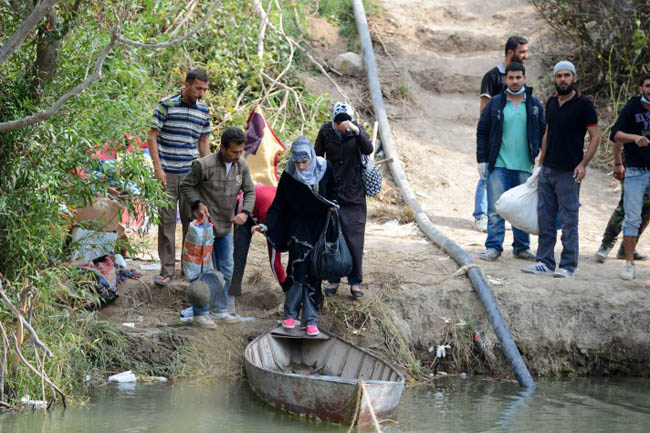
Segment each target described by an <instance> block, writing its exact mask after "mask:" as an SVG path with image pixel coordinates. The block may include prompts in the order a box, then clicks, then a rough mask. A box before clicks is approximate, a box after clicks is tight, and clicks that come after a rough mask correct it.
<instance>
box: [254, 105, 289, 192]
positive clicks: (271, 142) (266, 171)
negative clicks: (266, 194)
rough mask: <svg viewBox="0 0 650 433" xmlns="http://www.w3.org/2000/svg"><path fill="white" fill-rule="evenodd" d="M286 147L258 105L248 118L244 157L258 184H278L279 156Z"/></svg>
mask: <svg viewBox="0 0 650 433" xmlns="http://www.w3.org/2000/svg"><path fill="white" fill-rule="evenodd" d="M285 148H286V147H285V146H284V144H283V143H282V140H280V139H279V138H278V136H277V135H275V132H274V131H273V128H271V125H269V122H267V121H266V118H265V117H264V110H262V107H261V106H260V105H256V106H255V108H253V111H251V114H250V116H248V120H246V145H245V147H244V152H245V153H244V157H245V158H246V163H247V164H248V168H249V169H250V172H251V177H252V178H253V183H255V184H256V185H272V186H277V184H278V179H279V178H278V156H279V155H280V153H281V152H282V151H283V150H284V149H285Z"/></svg>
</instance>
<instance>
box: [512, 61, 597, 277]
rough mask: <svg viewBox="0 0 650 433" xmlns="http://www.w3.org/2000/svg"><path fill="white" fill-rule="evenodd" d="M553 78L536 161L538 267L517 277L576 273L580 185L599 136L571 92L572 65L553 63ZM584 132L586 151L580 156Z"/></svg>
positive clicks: (588, 109)
mask: <svg viewBox="0 0 650 433" xmlns="http://www.w3.org/2000/svg"><path fill="white" fill-rule="evenodd" d="M553 75H554V76H555V88H556V89H557V93H556V94H555V95H553V96H551V98H549V100H548V102H547V103H546V132H545V133H544V138H542V150H541V154H540V158H539V160H540V164H541V165H542V168H541V170H540V173H539V180H538V185H537V222H538V223H539V244H538V246H537V264H535V265H531V266H527V267H525V268H523V269H522V272H525V273H527V274H545V275H550V274H553V276H554V277H556V278H568V277H572V276H573V274H574V272H575V270H576V268H577V267H578V245H579V242H578V241H579V237H578V215H579V212H578V210H579V209H580V182H582V179H584V178H585V174H586V173H587V165H588V164H589V161H591V158H593V156H594V154H595V153H596V150H598V143H599V142H600V134H599V132H598V116H597V115H596V110H595V109H594V104H593V103H592V102H591V100H590V99H589V98H587V97H586V96H585V95H583V94H582V93H580V92H579V91H578V90H576V89H575V83H576V68H575V66H574V65H573V63H571V62H569V61H566V60H565V61H561V62H558V63H557V64H556V65H555V67H554V68H553ZM586 132H589V147H588V148H587V152H586V153H585V151H584V146H585V133H586ZM558 212H559V214H560V215H561V217H562V255H561V258H560V266H559V269H558V270H557V271H556V270H555V243H556V242H557V215H558Z"/></svg>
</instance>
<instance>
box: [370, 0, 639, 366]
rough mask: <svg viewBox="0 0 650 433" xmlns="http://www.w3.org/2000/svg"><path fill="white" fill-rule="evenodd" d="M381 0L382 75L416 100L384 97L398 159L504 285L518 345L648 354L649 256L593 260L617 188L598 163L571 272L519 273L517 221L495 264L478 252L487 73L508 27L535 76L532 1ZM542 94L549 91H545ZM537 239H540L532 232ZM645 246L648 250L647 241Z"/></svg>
mask: <svg viewBox="0 0 650 433" xmlns="http://www.w3.org/2000/svg"><path fill="white" fill-rule="evenodd" d="M381 4H382V6H383V8H384V11H385V14H384V15H383V17H382V19H381V20H380V21H379V22H378V23H376V25H375V26H374V28H375V29H376V30H377V29H382V30H380V35H381V38H382V40H383V41H384V43H385V45H386V48H387V50H388V52H389V53H390V55H391V58H387V56H386V55H380V56H379V58H380V60H379V63H380V66H379V69H380V75H381V77H382V81H384V82H385V81H390V82H393V83H397V84H398V85H399V84H401V83H406V84H407V86H408V88H409V93H410V95H412V98H413V100H414V105H415V106H416V107H417V109H415V110H413V115H412V117H408V118H399V117H397V115H398V114H399V113H400V112H401V111H402V106H401V105H400V104H395V103H394V102H393V103H389V104H388V107H389V108H388V109H389V111H390V112H391V113H393V114H395V115H396V116H395V119H394V120H393V121H392V123H391V126H392V128H393V132H394V136H395V141H396V144H397V147H398V149H399V152H400V156H401V158H402V162H403V163H404V165H405V167H406V170H407V172H408V173H409V178H410V181H411V183H412V185H413V187H414V188H415V189H416V191H420V192H422V193H423V194H422V195H421V202H422V203H423V205H425V207H426V209H427V211H428V213H429V215H430V217H431V219H432V220H433V222H434V223H435V224H437V225H438V226H439V227H440V228H441V229H442V230H444V231H445V232H446V233H447V234H448V236H449V237H451V238H452V239H454V240H455V241H456V242H457V243H459V244H460V245H461V246H462V247H463V248H465V249H466V250H467V251H468V252H470V254H471V255H472V256H474V257H475V258H476V259H477V260H476V261H477V263H479V265H480V266H481V267H482V268H483V270H484V272H485V274H486V275H489V276H490V277H491V278H492V280H493V281H495V282H498V284H500V285H495V284H493V285H492V286H493V287H492V288H493V290H494V291H495V294H496V296H497V298H498V299H499V301H500V305H501V308H502V311H503V313H504V316H505V317H506V321H507V322H508V323H509V324H510V327H511V331H512V332H513V334H514V336H515V339H516V340H518V343H519V345H520V347H521V346H526V345H531V346H532V347H536V346H539V345H543V346H546V349H551V348H553V347H555V348H557V349H556V350H560V351H563V350H569V351H570V350H576V349H577V351H578V352H582V353H583V354H584V355H585V356H586V358H590V357H591V358H593V357H600V358H601V361H604V360H605V359H607V358H608V357H609V356H611V354H610V355H608V352H618V351H619V350H624V349H626V348H628V347H629V349H636V350H635V352H636V353H638V354H639V355H641V357H642V358H643V357H645V358H646V359H647V357H648V354H649V353H648V352H649V351H650V345H649V344H648V343H649V339H648V333H647V330H648V329H650V326H649V325H650V313H649V311H648V310H649V306H650V284H649V279H650V267H649V266H648V265H647V264H646V263H639V265H638V266H637V268H638V269H637V280H636V281H634V282H623V281H622V280H620V279H619V278H618V272H619V271H620V268H621V266H622V262H621V261H619V260H614V259H612V260H609V261H608V262H607V263H605V264H599V263H597V262H596V261H595V260H594V259H593V254H594V253H595V251H596V249H597V248H598V246H599V243H600V239H601V236H602V232H603V230H604V228H605V226H606V224H607V219H608V218H609V215H610V214H611V212H612V210H613V209H614V207H615V206H616V203H617V201H618V197H619V192H618V191H619V190H618V189H617V182H616V181H614V179H613V178H612V177H611V176H608V175H607V174H605V173H603V172H601V171H599V170H596V169H590V170H589V171H588V174H587V178H586V180H585V181H584V182H583V187H582V191H581V202H582V207H581V211H580V242H581V251H580V252H581V254H580V262H579V268H578V272H577V273H576V277H575V278H573V279H569V280H557V279H552V278H538V277H534V276H533V277H531V276H527V275H526V274H523V273H521V272H520V268H521V267H522V266H523V265H524V264H525V263H523V262H521V261H520V260H516V259H514V258H513V257H512V255H511V249H510V248H509V245H510V244H511V242H512V237H511V232H510V231H508V234H507V237H506V242H505V243H504V245H505V250H506V251H505V252H504V254H503V256H502V257H501V258H500V259H498V260H497V261H496V262H494V263H487V262H484V261H480V260H478V258H477V255H478V253H479V252H480V251H482V250H483V243H484V242H485V237H486V235H484V234H481V233H478V232H476V231H474V230H473V229H472V221H473V219H472V212H473V195H474V188H475V184H476V181H477V180H478V177H477V176H478V175H477V172H476V164H475V143H476V141H475V125H476V121H477V119H478V89H479V87H480V79H481V77H482V75H483V73H485V72H486V71H487V70H489V69H490V68H492V67H493V66H494V65H496V64H497V63H498V62H500V61H501V60H502V58H503V51H502V47H503V44H504V42H505V40H506V39H507V37H508V36H510V35H511V34H521V35H524V36H526V37H527V38H528V39H529V41H530V46H529V48H530V60H531V61H530V62H528V64H527V67H528V69H529V71H528V74H527V75H528V80H529V84H532V85H533V86H535V85H536V84H538V83H539V81H540V79H539V77H540V67H539V66H538V60H539V56H540V43H539V42H540V39H541V37H542V34H541V32H542V31H543V30H544V29H543V27H541V30H540V23H541V20H540V19H539V18H538V17H537V16H536V14H535V10H534V8H533V7H532V6H531V5H530V4H528V3H527V2H524V1H518V2H513V1H506V0H492V1H490V2H483V1H448V0H426V1H412V0H382V1H381ZM376 51H379V53H381V50H376ZM391 60H392V61H391ZM536 60H537V61H536ZM394 65H396V66H397V67H395V66H394ZM388 77H391V78H390V79H388ZM538 97H543V98H544V100H545V99H546V97H548V95H545V94H543V95H538ZM532 241H533V245H532V247H533V250H535V249H536V246H537V245H536V241H537V239H536V237H532ZM558 243H559V242H558ZM642 244H643V242H642ZM640 249H641V250H642V251H646V252H647V251H648V247H647V244H645V245H641V246H640ZM559 251H560V248H557V249H556V253H557V254H558V256H559ZM613 255H614V254H613V253H612V256H613ZM540 349H541V348H540ZM549 362H550V360H549ZM645 371H646V373H647V369H646V370H645Z"/></svg>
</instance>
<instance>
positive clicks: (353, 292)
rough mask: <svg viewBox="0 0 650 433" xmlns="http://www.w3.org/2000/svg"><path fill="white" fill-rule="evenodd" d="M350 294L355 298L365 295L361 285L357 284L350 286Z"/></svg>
mask: <svg viewBox="0 0 650 433" xmlns="http://www.w3.org/2000/svg"><path fill="white" fill-rule="evenodd" d="M355 287H356V289H355ZM350 294H351V295H352V297H353V298H355V299H357V298H361V297H363V292H362V291H361V290H360V289H359V285H356V284H355V285H354V286H350Z"/></svg>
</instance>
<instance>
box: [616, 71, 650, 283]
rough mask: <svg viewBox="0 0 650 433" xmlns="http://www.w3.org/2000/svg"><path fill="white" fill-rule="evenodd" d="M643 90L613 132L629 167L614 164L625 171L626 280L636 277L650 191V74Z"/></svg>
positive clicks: (641, 84) (642, 82)
mask: <svg viewBox="0 0 650 433" xmlns="http://www.w3.org/2000/svg"><path fill="white" fill-rule="evenodd" d="M639 93H640V95H637V96H635V97H633V98H632V99H630V100H629V101H628V103H627V104H625V107H623V109H622V110H621V113H620V114H619V115H618V119H616V123H615V124H614V127H612V131H611V135H610V139H611V140H612V141H614V143H615V144H614V154H616V153H617V152H620V149H621V146H623V152H624V153H625V167H623V166H621V165H618V166H616V167H614V172H615V173H618V174H621V173H625V179H624V181H623V182H624V185H625V197H624V200H623V206H624V209H625V220H624V222H623V247H624V248H625V265H623V269H622V270H621V278H622V279H624V280H633V279H634V276H635V273H636V271H635V269H636V268H635V267H634V250H635V248H636V243H637V240H638V235H639V226H640V225H641V220H642V218H641V210H642V208H643V200H644V197H645V196H646V195H647V194H649V193H650V147H648V146H650V74H644V75H643V76H641V79H640V81H639ZM624 170H625V171H624Z"/></svg>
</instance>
